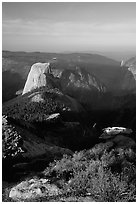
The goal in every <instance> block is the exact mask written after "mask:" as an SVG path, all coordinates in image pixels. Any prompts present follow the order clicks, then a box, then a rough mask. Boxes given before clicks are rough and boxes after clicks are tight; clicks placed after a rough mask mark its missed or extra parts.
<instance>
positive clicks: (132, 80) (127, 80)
mask: <svg viewBox="0 0 138 204" xmlns="http://www.w3.org/2000/svg"><path fill="white" fill-rule="evenodd" d="M121 67H122V68H123V69H126V72H125V75H124V78H123V81H122V89H123V90H128V91H133V92H135V91H136V57H132V58H130V59H129V60H127V61H126V62H122V63H121Z"/></svg>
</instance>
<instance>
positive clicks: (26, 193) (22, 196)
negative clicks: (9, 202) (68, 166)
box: [9, 178, 61, 201]
mask: <svg viewBox="0 0 138 204" xmlns="http://www.w3.org/2000/svg"><path fill="white" fill-rule="evenodd" d="M59 194H61V191H60V189H59V188H58V187H57V186H56V185H54V184H50V183H49V182H48V180H47V179H44V178H42V179H37V178H33V179H30V180H26V181H22V182H21V183H19V184H18V185H16V186H14V187H13V188H11V190H10V193H9V197H10V198H12V199H13V200H14V201H27V200H32V199H37V198H40V197H46V196H48V197H49V196H56V195H59Z"/></svg>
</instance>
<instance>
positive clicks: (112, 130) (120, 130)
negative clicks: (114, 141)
mask: <svg viewBox="0 0 138 204" xmlns="http://www.w3.org/2000/svg"><path fill="white" fill-rule="evenodd" d="M132 132H133V131H132V130H131V129H129V128H124V127H108V128H104V129H103V133H102V135H101V136H100V137H99V138H100V139H109V138H113V137H115V136H116V135H118V134H125V135H126V136H129V135H131V134H132Z"/></svg>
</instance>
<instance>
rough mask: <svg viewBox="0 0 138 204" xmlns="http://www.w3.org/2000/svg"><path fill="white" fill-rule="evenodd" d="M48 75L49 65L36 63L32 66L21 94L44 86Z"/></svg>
mask: <svg viewBox="0 0 138 204" xmlns="http://www.w3.org/2000/svg"><path fill="white" fill-rule="evenodd" d="M49 73H50V64H49V63H36V64H33V65H32V67H31V70H30V72H29V75H28V77H27V81H26V83H25V87H24V90H23V93H22V94H25V93H27V92H30V91H32V90H33V89H36V88H40V87H43V86H46V84H47V79H46V77H47V74H49Z"/></svg>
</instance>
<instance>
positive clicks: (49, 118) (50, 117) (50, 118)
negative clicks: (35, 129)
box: [46, 113, 60, 122]
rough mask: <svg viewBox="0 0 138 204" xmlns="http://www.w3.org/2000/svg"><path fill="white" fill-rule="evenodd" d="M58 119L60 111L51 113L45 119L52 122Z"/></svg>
mask: <svg viewBox="0 0 138 204" xmlns="http://www.w3.org/2000/svg"><path fill="white" fill-rule="evenodd" d="M57 120H58V121H59V120H60V113H53V114H51V115H49V116H48V117H47V119H46V121H47V122H54V121H57Z"/></svg>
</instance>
